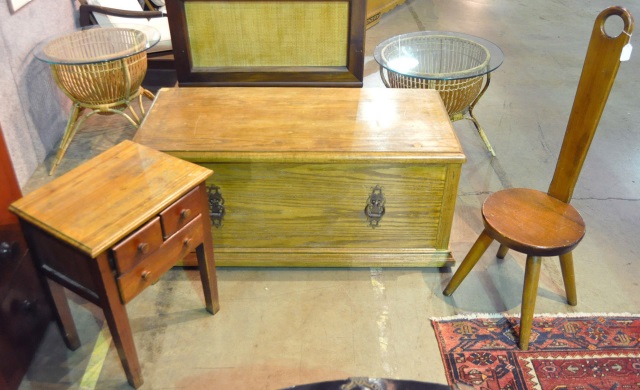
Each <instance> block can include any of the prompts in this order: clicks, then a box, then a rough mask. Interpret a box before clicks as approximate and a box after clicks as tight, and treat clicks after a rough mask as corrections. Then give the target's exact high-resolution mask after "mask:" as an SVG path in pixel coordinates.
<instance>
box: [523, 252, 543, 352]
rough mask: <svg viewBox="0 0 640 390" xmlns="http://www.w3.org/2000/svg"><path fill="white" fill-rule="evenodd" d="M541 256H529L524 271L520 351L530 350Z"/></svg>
mask: <svg viewBox="0 0 640 390" xmlns="http://www.w3.org/2000/svg"><path fill="white" fill-rule="evenodd" d="M540 263H541V258H540V256H527V265H526V268H525V271H524V287H523V289H522V312H521V314H520V343H519V345H520V349H521V350H523V351H526V350H527V349H528V348H529V336H530V335H531V324H532V323H533V310H534V308H535V306H536V297H537V295H538V279H539V278H540Z"/></svg>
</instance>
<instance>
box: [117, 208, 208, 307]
mask: <svg viewBox="0 0 640 390" xmlns="http://www.w3.org/2000/svg"><path fill="white" fill-rule="evenodd" d="M201 218H202V216H201V215H199V214H198V215H197V216H196V218H194V219H193V220H192V221H191V222H189V223H188V224H187V225H186V226H185V227H183V228H182V229H180V230H179V231H178V232H176V233H175V234H173V235H172V236H171V237H169V238H168V239H167V240H166V241H165V242H164V243H163V244H162V245H161V246H160V248H159V250H156V251H155V252H153V253H151V254H149V255H148V256H147V257H146V258H145V259H144V260H142V261H141V262H139V263H138V264H136V265H135V267H133V268H132V269H131V270H130V271H129V272H127V273H124V274H122V275H120V276H119V277H118V288H119V290H120V297H121V298H122V302H124V303H127V302H129V301H130V300H131V299H133V298H134V297H135V296H136V295H138V294H139V293H140V292H142V290H144V289H145V288H147V287H148V286H150V285H151V284H153V283H155V282H156V281H157V280H158V279H159V278H160V277H161V276H162V275H163V274H164V273H165V272H167V271H168V270H169V269H170V268H171V267H173V266H174V265H175V264H176V263H177V262H178V261H179V260H181V259H182V258H183V257H184V256H186V255H187V254H188V253H189V252H191V251H193V250H195V248H196V246H197V245H198V244H200V243H201V242H202V240H203V238H204V236H203V229H202V219H201ZM207 233H208V232H207Z"/></svg>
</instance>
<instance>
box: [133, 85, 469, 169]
mask: <svg viewBox="0 0 640 390" xmlns="http://www.w3.org/2000/svg"><path fill="white" fill-rule="evenodd" d="M134 141H136V142H139V143H141V144H143V145H146V146H150V147H152V148H154V149H157V150H161V151H164V152H167V153H169V154H171V155H174V156H178V157H181V158H185V159H188V160H189V161H196V162H207V161H208V162H211V161H219V162H222V161H231V162H310V163H311V162H328V161H334V162H338V161H354V160H358V161H362V162H365V161H366V160H376V161H384V160H387V161H398V162H400V160H401V159H404V160H405V161H408V160H411V161H414V162H416V163H417V162H421V161H429V162H434V163H435V162H437V160H441V161H445V160H446V162H458V163H462V162H464V160H465V156H464V153H463V151H462V147H461V146H460V142H459V141H458V138H457V136H456V134H455V132H454V129H453V126H452V125H451V121H450V119H449V115H448V114H447V112H446V109H445V108H444V105H443V103H442V100H441V98H440V95H439V94H438V92H436V91H430V90H424V89H422V90H417V89H415V90H414V89H389V88H294V87H286V88H285V87H279V88H270V87H229V88H226V87H217V88H163V89H161V90H160V91H159V92H158V93H157V95H156V99H155V100H154V103H153V105H152V107H151V109H150V111H149V113H148V114H147V116H146V117H145V119H144V121H143V123H142V125H141V126H140V129H139V130H138V132H137V133H136V135H135V137H134Z"/></svg>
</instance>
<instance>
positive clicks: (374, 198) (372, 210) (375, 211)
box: [364, 185, 386, 228]
mask: <svg viewBox="0 0 640 390" xmlns="http://www.w3.org/2000/svg"><path fill="white" fill-rule="evenodd" d="M385 202H386V199H385V198H384V194H383V193H382V187H380V185H376V186H375V187H373V188H372V189H371V195H369V199H367V205H366V206H365V208H364V214H365V215H366V216H367V221H368V222H369V226H371V227H372V228H376V227H378V225H379V224H380V220H381V219H382V217H383V216H384V213H385V208H384V204H385Z"/></svg>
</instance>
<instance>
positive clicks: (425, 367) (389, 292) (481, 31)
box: [21, 0, 640, 389]
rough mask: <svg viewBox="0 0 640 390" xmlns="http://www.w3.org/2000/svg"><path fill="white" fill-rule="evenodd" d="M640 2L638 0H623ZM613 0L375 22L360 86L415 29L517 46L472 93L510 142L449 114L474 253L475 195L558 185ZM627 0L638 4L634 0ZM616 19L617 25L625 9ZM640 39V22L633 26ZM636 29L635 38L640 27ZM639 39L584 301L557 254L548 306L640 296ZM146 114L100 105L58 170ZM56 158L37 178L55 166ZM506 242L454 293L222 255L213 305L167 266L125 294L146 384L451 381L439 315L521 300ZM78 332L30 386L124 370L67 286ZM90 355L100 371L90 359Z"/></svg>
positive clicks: (457, 240) (449, 6)
mask: <svg viewBox="0 0 640 390" xmlns="http://www.w3.org/2000/svg"><path fill="white" fill-rule="evenodd" d="M626 3H627V4H626V6H628V7H629V8H630V11H631V12H632V13H633V12H635V13H636V17H640V7H639V6H638V4H637V3H635V2H631V1H629V0H627V1H626ZM609 5H611V3H610V2H609V1H600V0H598V1H589V2H584V1H581V0H540V1H524V0H508V1H507V0H498V1H488V0H473V1H470V0H466V1H465V0H441V1H440V0H409V1H407V3H406V4H404V5H402V6H399V7H397V8H396V9H395V10H393V11H392V12H390V13H389V14H387V15H385V16H384V17H382V20H381V21H380V23H379V25H377V26H375V27H373V28H372V29H370V30H368V31H367V39H366V58H365V87H367V88H370V87H381V86H382V83H381V81H380V78H379V75H378V66H377V64H376V63H375V61H374V60H373V58H372V53H373V49H374V48H375V46H376V45H377V44H378V43H379V42H380V41H382V40H384V39H386V38H388V37H390V36H393V35H396V34H400V33H405V32H411V31H416V30H420V29H425V30H453V31H461V32H466V33H469V34H472V35H478V36H482V37H484V38H486V39H489V40H491V41H493V42H495V43H496V44H498V45H499V46H500V47H501V48H502V49H503V51H504V53H505V62H504V64H503V65H502V67H500V68H499V69H498V70H497V71H496V72H495V73H494V76H493V80H492V84H491V87H490V88H489V90H488V91H487V93H486V94H485V96H484V97H483V99H482V100H481V102H480V103H479V104H478V106H477V108H476V114H477V116H478V118H479V120H480V121H481V123H482V124H483V126H484V128H485V130H486V132H487V135H488V137H489V139H490V140H491V142H492V144H493V146H494V148H495V150H496V152H497V154H498V156H497V157H496V158H490V156H489V155H488V153H487V152H486V150H485V148H484V145H483V144H482V142H481V140H480V138H479V137H478V135H477V134H476V133H475V129H474V128H473V126H472V124H471V123H470V122H469V121H458V122H455V123H454V127H455V129H456V131H457V133H458V135H459V137H460V140H461V143H462V145H463V148H464V151H465V153H466V155H467V158H468V161H467V163H466V164H465V165H464V167H463V175H462V178H461V181H460V189H459V196H458V199H457V205H456V213H455V219H454V223H453V232H452V238H451V247H452V251H453V253H454V256H455V257H456V258H457V259H458V260H461V259H462V258H463V257H464V255H465V254H466V252H467V250H468V249H469V247H470V246H471V243H472V242H473V241H474V240H475V238H476V237H477V234H478V233H479V232H480V231H481V228H482V221H481V217H480V205H481V204H482V202H483V200H484V199H485V198H486V197H487V196H488V195H489V194H490V193H491V192H493V191H496V190H499V189H502V188H505V187H523V186H524V187H532V188H536V189H540V190H546V188H547V186H548V184H549V181H550V179H551V175H552V172H553V169H554V167H555V161H556V158H557V153H558V151H559V149H560V143H561V140H562V137H563V133H564V128H565V126H566V121H567V118H568V114H569V110H570V108H571V104H572V100H573V96H574V93H575V89H576V86H577V82H578V78H579V75H580V70H581V68H582V63H583V60H584V55H585V53H586V47H587V42H588V40H589V36H590V33H591V29H592V26H593V22H594V20H595V17H596V15H597V14H598V13H599V12H600V11H601V10H602V9H604V8H605V7H607V6H609ZM622 5H625V4H622ZM608 28H611V29H612V31H614V29H615V28H616V26H615V23H614V24H612V26H611V27H609V26H608ZM634 41H635V42H637V39H635V37H634V39H632V42H634ZM636 46H637V47H640V44H636ZM639 54H640V53H635V56H633V57H632V59H631V61H629V62H625V63H623V64H622V66H621V68H620V71H619V73H618V78H617V81H616V83H615V85H614V87H613V90H612V92H611V96H610V99H609V102H608V105H607V107H606V109H605V112H604V115H603V117H602V120H601V123H600V127H599V132H598V134H597V135H596V137H595V140H594V141H593V144H592V148H591V152H590V155H589V157H588V159H587V161H586V163H585V165H584V169H583V173H582V176H581V180H580V182H579V183H578V186H577V187H576V190H575V194H574V200H573V202H572V203H573V205H574V206H576V207H577V208H578V209H579V210H580V211H581V213H582V215H583V217H584V219H585V221H586V224H587V235H586V238H585V239H584V240H583V242H582V243H581V244H580V246H578V248H577V250H576V251H575V252H574V256H575V260H576V277H577V284H578V297H579V303H578V306H576V307H570V306H567V305H566V304H565V300H564V289H563V285H562V278H561V275H560V268H559V265H558V262H557V260H555V259H549V260H548V261H545V262H544V263H543V268H542V274H541V280H540V287H539V296H538V301H537V306H536V312H537V313H572V312H616V313H620V312H638V308H639V307H640V294H639V293H638V292H639V290H640V289H639V287H638V283H639V282H638V281H639V277H640V262H638V261H637V257H636V256H637V255H638V252H639V249H638V236H639V233H640V226H639V225H638V221H639V220H640V208H639V207H638V204H639V203H638V200H639V198H640V196H639V194H640V169H639V168H638V167H640V135H639V130H640V118H639V117H638V107H640V104H639V102H640V99H638V97H637V96H638V91H639V90H640V72H639V71H638V69H639V65H640V55H639ZM134 132H135V130H134V129H133V128H131V127H130V126H128V125H126V124H123V123H122V122H120V119H119V118H115V117H114V118H101V117H97V116H95V117H93V118H91V119H90V120H89V121H87V125H86V126H85V127H84V130H82V131H81V133H80V134H79V135H78V137H77V139H76V140H75V141H74V143H73V144H72V146H71V149H72V150H70V153H69V157H68V158H67V159H66V160H65V161H64V162H63V164H62V165H61V166H60V172H59V173H62V172H64V171H65V170H68V169H70V168H71V167H73V166H75V165H77V164H79V163H80V162H82V161H84V160H85V159H87V158H89V157H91V156H92V155H95V154H96V153H98V152H100V151H102V150H104V149H106V148H108V147H109V146H110V145H113V144H114V143H116V142H118V141H119V140H122V139H127V138H131V137H132V136H133V134H134ZM49 163H50V161H47V162H46V163H45V165H43V166H42V167H41V168H40V169H39V170H38V172H37V173H36V174H35V175H34V177H33V179H32V180H31V181H30V182H29V185H28V186H27V189H26V191H28V190H30V189H33V188H36V187H38V186H39V185H41V184H43V183H44V182H45V181H47V180H49V178H48V177H47V176H46V174H45V171H46V166H48V164H49ZM496 250H497V246H496V245H495V244H494V245H493V246H492V247H491V248H489V250H488V251H487V253H486V255H485V256H484V257H483V258H482V259H481V261H480V263H479V264H478V265H477V266H476V269H475V270H474V271H473V272H472V273H471V274H470V275H469V277H468V278H467V280H466V281H465V282H464V283H463V284H462V286H461V287H460V288H459V289H458V291H457V292H456V293H455V294H454V296H453V297H451V298H445V297H443V295H442V293H441V291H442V289H443V287H444V285H445V284H446V283H447V281H448V280H449V278H450V277H451V272H452V271H453V270H455V268H454V269H256V268H251V269H230V268H220V269H219V271H218V279H219V287H220V296H221V305H222V310H221V311H220V313H219V314H217V315H216V316H213V317H211V316H209V315H208V314H207V313H206V312H205V311H204V309H203V299H202V297H201V290H200V286H199V282H198V278H197V275H196V274H195V272H192V271H184V270H180V269H177V270H172V271H170V272H169V274H168V275H166V276H165V277H164V278H163V279H162V280H161V281H160V282H158V283H157V284H156V285H155V286H154V287H153V288H149V289H147V290H146V291H145V292H144V293H143V294H142V295H140V296H139V297H138V298H136V299H135V300H134V301H133V302H132V303H130V304H129V305H128V312H129V315H130V318H131V324H132V327H133V331H134V337H135V342H136V344H137V349H138V354H139V357H140V361H141V362H142V369H143V373H144V377H145V385H144V387H143V388H145V389H164V388H212V389H213V388H215V389H228V388H238V389H277V388H282V387H286V386H291V385H294V384H300V383H308V382H315V381H323V380H330V379H337V378H344V377H348V376H372V377H388V378H404V379H414V380H423V381H430V382H438V383H446V378H445V374H444V370H443V366H442V362H441V360H440V357H439V352H438V346H437V343H436V340H435V337H434V333H433V329H432V327H431V324H430V322H429V319H430V318H431V317H434V316H436V317H439V316H450V315H454V314H458V313H467V312H473V313H476V312H492V313H493V312H508V313H519V311H520V298H521V289H522V280H523V263H524V257H523V256H522V255H521V254H518V253H515V252H510V253H509V255H508V256H507V257H506V258H505V259H504V260H502V261H498V260H496V259H495V257H494V254H495V251H496ZM69 296H70V299H71V300H72V309H73V312H74V316H75V319H76V321H77V323H78V325H79V331H80V338H81V341H82V343H83V345H82V347H81V348H80V349H79V350H77V351H74V352H70V351H68V350H66V349H65V347H64V344H63V343H62V341H61V339H60V336H59V334H58V333H57V331H56V329H54V327H53V326H51V327H50V328H49V330H48V333H47V337H46V340H45V342H44V343H43V345H42V347H41V348H40V351H39V353H38V355H37V357H36V359H35V361H34V363H33V364H32V366H31V369H30V370H29V372H28V374H27V376H26V378H25V380H24V382H23V384H22V387H21V388H22V389H41V388H45V389H66V388H123V389H124V388H128V385H127V383H126V379H125V377H124V374H123V371H122V368H121V365H120V362H119V360H118V356H117V353H116V351H115V349H114V347H113V345H112V343H110V340H109V334H108V331H104V324H103V316H102V313H101V312H100V310H98V309H96V308H95V307H93V306H92V305H90V304H88V303H86V302H85V301H83V300H82V299H80V298H78V297H76V296H74V295H72V294H69ZM91 370H94V371H91Z"/></svg>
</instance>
